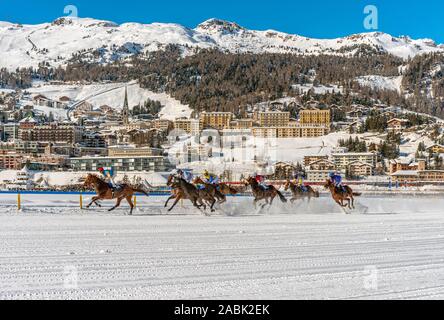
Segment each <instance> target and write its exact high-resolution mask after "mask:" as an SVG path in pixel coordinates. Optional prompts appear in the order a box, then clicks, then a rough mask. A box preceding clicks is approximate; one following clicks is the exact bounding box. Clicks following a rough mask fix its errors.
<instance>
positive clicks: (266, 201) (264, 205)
mask: <svg viewBox="0 0 444 320" xmlns="http://www.w3.org/2000/svg"><path fill="white" fill-rule="evenodd" d="M267 204H270V203H269V202H268V199H267V198H265V203H264V204H263V205H262V207H261V209H264V208H265V207H266V206H267Z"/></svg>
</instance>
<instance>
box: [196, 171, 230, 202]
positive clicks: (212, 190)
mask: <svg viewBox="0 0 444 320" xmlns="http://www.w3.org/2000/svg"><path fill="white" fill-rule="evenodd" d="M193 183H194V184H195V185H199V184H200V185H203V186H204V190H205V191H207V192H208V193H209V194H210V195H211V196H212V197H213V198H216V199H217V201H218V203H219V204H222V203H224V202H226V201H227V197H226V196H225V195H224V194H223V193H222V192H220V191H219V189H218V186H217V185H214V184H211V183H208V182H205V181H203V180H202V178H200V177H196V178H194V180H193Z"/></svg>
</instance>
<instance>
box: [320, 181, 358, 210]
mask: <svg viewBox="0 0 444 320" xmlns="http://www.w3.org/2000/svg"><path fill="white" fill-rule="evenodd" d="M324 187H325V189H329V190H330V193H331V196H332V197H333V200H334V201H335V202H336V203H337V204H339V205H340V206H341V207H343V208H345V207H347V206H348V208H349V209H355V197H359V196H361V194H360V193H355V192H353V190H352V189H351V188H350V187H349V186H343V188H344V190H339V188H337V187H336V186H335V184H334V183H333V182H332V181H331V180H327V182H326V184H325V186H324ZM344 201H347V204H344Z"/></svg>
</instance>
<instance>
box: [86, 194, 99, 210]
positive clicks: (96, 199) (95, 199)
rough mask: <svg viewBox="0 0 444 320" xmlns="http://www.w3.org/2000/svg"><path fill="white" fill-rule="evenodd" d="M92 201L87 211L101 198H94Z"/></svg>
mask: <svg viewBox="0 0 444 320" xmlns="http://www.w3.org/2000/svg"><path fill="white" fill-rule="evenodd" d="M91 200H92V201H91V203H90V204H89V205H87V206H86V209H89V208H90V207H91V206H92V205H93V204H94V203H96V201H98V200H100V197H94V198H92V199H91Z"/></svg>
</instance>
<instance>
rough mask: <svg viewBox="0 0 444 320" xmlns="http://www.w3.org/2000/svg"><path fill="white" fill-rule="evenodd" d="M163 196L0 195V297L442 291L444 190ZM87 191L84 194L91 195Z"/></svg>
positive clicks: (429, 294)
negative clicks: (211, 210) (306, 199)
mask: <svg viewBox="0 0 444 320" xmlns="http://www.w3.org/2000/svg"><path fill="white" fill-rule="evenodd" d="M165 199H166V198H164V197H152V198H146V197H143V198H138V201H137V202H138V208H137V210H136V211H135V215H134V216H126V215H125V213H126V212H127V211H128V208H127V206H126V205H124V206H123V208H122V209H119V210H117V211H115V212H113V213H108V212H107V211H106V209H107V208H109V207H111V206H112V203H104V205H106V206H107V207H105V208H102V209H96V208H94V209H91V210H80V209H79V208H78V206H79V196H75V195H23V196H22V206H23V209H22V211H21V212H17V209H16V197H15V196H14V195H4V194H3V195H0V299H375V298H376V299H398V298H402V299H423V298H424V299H425V298H428V299H430V298H431V299H443V298H444V210H443V208H444V199H441V198H439V197H429V196H427V197H413V196H411V197H409V196H402V197H401V196H397V197H363V198H361V199H359V205H358V209H357V210H356V211H355V212H353V214H351V215H345V214H344V213H343V212H342V211H341V209H339V208H337V207H336V206H335V205H334V204H333V202H332V200H331V199H328V198H326V197H323V198H321V199H316V200H313V202H312V203H311V204H306V203H302V204H299V205H297V204H295V205H290V204H285V205H284V204H281V203H277V202H276V205H275V206H274V207H273V208H272V209H271V210H264V211H261V212H259V211H256V210H255V209H254V208H253V206H252V199H251V198H229V199H228V202H229V203H228V204H227V205H226V206H224V207H223V209H222V210H218V212H216V213H215V214H213V215H212V216H211V217H205V216H203V215H202V214H201V213H200V212H199V211H198V210H195V209H193V208H191V207H190V206H189V204H188V203H185V207H181V206H180V205H179V206H177V208H176V209H175V210H174V211H173V212H171V213H167V212H166V210H165V209H164V208H163V202H164V201H165ZM86 201H87V199H85V202H86Z"/></svg>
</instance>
